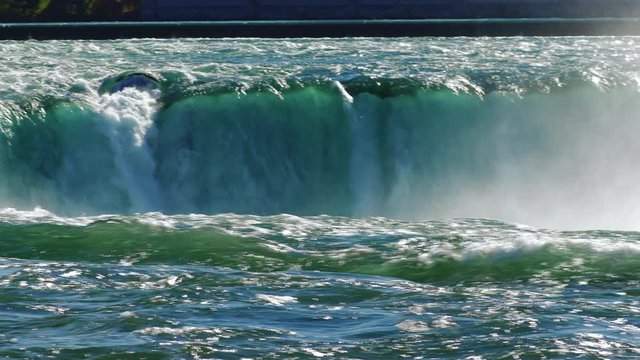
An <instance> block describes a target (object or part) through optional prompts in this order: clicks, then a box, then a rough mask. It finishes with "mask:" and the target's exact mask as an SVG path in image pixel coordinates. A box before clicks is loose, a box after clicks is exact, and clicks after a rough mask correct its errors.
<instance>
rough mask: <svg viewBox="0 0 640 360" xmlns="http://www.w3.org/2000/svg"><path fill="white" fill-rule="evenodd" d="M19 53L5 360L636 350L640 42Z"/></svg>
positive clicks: (0, 215)
mask: <svg viewBox="0 0 640 360" xmlns="http://www.w3.org/2000/svg"><path fill="white" fill-rule="evenodd" d="M0 54H1V55H0V63H2V64H3V65H5V66H4V70H3V72H1V73H0V83H1V84H2V85H3V86H2V87H0V289H1V291H0V356H3V357H6V358H68V359H76V358H82V357H88V358H113V359H122V358H131V359H139V358H148V359H156V358H157V359H172V358H194V359H197V358H202V359H204V358H214V359H238V358H316V357H326V358H345V359H356V358H359V359H373V358H379V359H390V358H400V357H405V358H450V359H459V358H469V359H480V358H484V359H494V358H514V359H518V358H521V359H524V358H559V359H564V358H625V357H627V358H635V357H640V340H638V339H640V320H639V319H640V317H639V313H640V299H639V296H640V276H639V274H640V272H639V270H640V260H639V259H640V257H639V255H640V233H638V232H636V231H637V230H638V215H639V213H640V208H638V206H637V200H638V199H639V198H640V190H638V189H637V185H636V179H638V177H639V175H640V174H639V172H640V170H638V169H637V165H636V154H637V153H638V151H640V142H639V141H638V140H637V135H636V134H638V131H639V130H640V123H639V122H638V115H637V114H639V113H640V105H638V104H640V102H639V101H638V100H639V99H640V92H639V91H638V90H639V89H640V65H638V64H640V62H638V56H640V42H638V39H637V38H634V37H600V38H580V37H569V38H454V39H440V38H412V39H314V40H307V39H299V40H261V39H241V40H207V39H186V40H185V39H180V40H117V41H46V42H36V41H26V42H12V41H5V42H0ZM133 74H142V75H133ZM132 75H133V76H134V77H131V76H132ZM135 76H137V78H136V77H135ZM127 79H129V80H127ZM126 85H136V86H126ZM525 224H526V225H525ZM545 229H547V230H545ZM623 230H624V231H623Z"/></svg>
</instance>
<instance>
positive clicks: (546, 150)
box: [0, 75, 640, 229]
mask: <svg viewBox="0 0 640 360" xmlns="http://www.w3.org/2000/svg"><path fill="white" fill-rule="evenodd" d="M155 78H159V77H155V75H154V79H155ZM159 81H160V84H159V86H158V89H155V88H150V89H138V88H135V87H130V86H127V87H123V88H121V89H118V90H121V91H114V92H112V91H107V90H108V89H107V90H105V89H103V91H102V94H101V95H99V94H97V93H96V94H94V95H92V96H91V97H87V98H78V97H72V98H68V99H54V98H51V97H43V98H40V99H31V100H29V101H26V102H24V103H16V102H6V103H4V104H3V108H2V110H1V111H0V207H5V208H6V207H15V208H20V209H29V208H33V207H34V206H36V205H38V206H42V207H44V208H46V209H48V210H51V211H54V212H55V213H58V214H62V215H73V216H77V215H81V214H89V215H90V214H103V213H125V214H126V213H134V212H148V211H160V212H163V213H166V214H175V213H205V214H216V213H226V212H233V213H247V214H258V215H268V214H280V213H289V214H296V215H315V214H332V215H347V216H371V215H373V216H387V217H395V218H404V219H425V218H453V217H481V218H499V219H504V220H507V221H515V222H522V223H529V224H534V225H537V226H544V227H555V228H631V229H633V228H636V227H637V219H638V218H639V217H638V215H640V214H638V209H637V206H635V205H636V204H635V203H636V201H635V200H634V199H635V198H637V197H638V196H640V192H638V190H637V186H636V184H635V179H637V178H638V175H640V174H639V173H638V172H639V171H640V170H638V168H637V166H636V157H635V154H637V153H638V151H640V144H639V143H638V142H637V140H636V137H635V135H634V134H636V133H637V132H638V130H640V129H639V127H640V123H639V122H638V121H637V114H638V113H640V111H639V110H640V105H638V104H640V102H638V97H639V96H640V95H639V94H638V92H637V91H636V90H635V89H634V88H629V87H624V86H623V87H614V88H608V89H603V88H599V87H596V86H593V85H589V86H588V85H576V86H572V87H569V88H563V89H557V90H553V91H550V92H548V93H545V92H538V93H535V92H534V93H527V94H524V95H522V94H516V93H505V92H499V91H494V92H490V93H486V94H477V93H470V92H465V91H461V92H456V91H453V90H451V89H441V88H424V87H421V86H416V85H415V84H412V83H411V82H410V81H408V82H400V83H393V84H391V83H390V84H387V85H385V84H376V83H370V82H365V83H360V85H357V86H356V85H354V84H351V85H349V84H346V85H344V84H342V83H339V82H332V83H324V84H316V85H310V84H303V85H301V86H299V87H288V88H286V89H280V90H278V89H269V88H267V89H254V90H252V91H248V92H247V91H244V92H243V91H237V90H234V91H226V90H221V89H218V90H215V91H213V90H211V91H209V90H206V91H205V90H204V89H203V90H202V91H201V92H198V91H191V90H189V91H182V92H177V93H176V92H172V90H170V89H169V88H168V87H167V86H168V85H167V84H164V83H162V81H163V80H159ZM362 84H365V85H362ZM105 86H106V85H105ZM169 87H170V86H169Z"/></svg>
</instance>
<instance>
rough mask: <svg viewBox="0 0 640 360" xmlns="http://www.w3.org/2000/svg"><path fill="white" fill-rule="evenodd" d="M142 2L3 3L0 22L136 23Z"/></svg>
mask: <svg viewBox="0 0 640 360" xmlns="http://www.w3.org/2000/svg"><path fill="white" fill-rule="evenodd" d="M139 2H140V1H139V0H1V1H0V22H31V21H37V22H42V21H45V22H46V21H103V20H104V21H107V20H109V21H114V20H137V19H139V17H140V11H139Z"/></svg>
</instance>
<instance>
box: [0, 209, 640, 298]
mask: <svg viewBox="0 0 640 360" xmlns="http://www.w3.org/2000/svg"><path fill="white" fill-rule="evenodd" d="M0 217H1V219H2V221H0V257H3V258H14V259H21V260H44V261H66V262H91V263H120V264H124V265H129V266H139V265H149V264H164V265H184V266H218V267H224V268H231V269H237V270H245V271H254V272H271V271H294V272H296V271H322V272H331V273H352V274H354V273H355V274H363V275H375V276H384V277H390V278H397V279H403V280H411V281H416V282H425V283H474V282H501V281H518V280H522V281H529V282H536V281H538V282H547V283H551V282H560V283H566V282H574V283H578V282H580V283H581V284H583V285H584V284H590V285H593V286H597V284H599V283H606V284H607V286H610V284H611V282H615V281H630V280H640V277H639V276H638V274H640V272H639V271H638V270H639V269H640V261H639V260H638V255H640V235H639V234H638V233H623V232H552V231H540V230H535V229H533V228H528V227H522V226H513V225H509V224H504V223H501V222H498V221H490V220H464V219H460V220H456V221H448V222H442V221H430V222H422V223H407V222H399V221H394V220H388V219H384V218H368V219H350V218H341V217H330V216H321V217H296V216H283V215H280V216H269V217H261V216H246V215H231V214H227V215H216V216H206V215H177V216H167V215H162V214H158V213H150V214H142V215H136V216H115V215H110V216H107V215H103V216H99V217H85V218H60V217H56V216H53V215H51V214H50V213H48V212H45V211H42V210H38V211H35V212H22V211H8V210H4V211H2V214H1V216H0Z"/></svg>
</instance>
